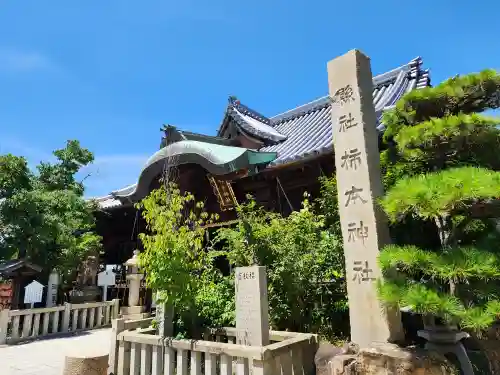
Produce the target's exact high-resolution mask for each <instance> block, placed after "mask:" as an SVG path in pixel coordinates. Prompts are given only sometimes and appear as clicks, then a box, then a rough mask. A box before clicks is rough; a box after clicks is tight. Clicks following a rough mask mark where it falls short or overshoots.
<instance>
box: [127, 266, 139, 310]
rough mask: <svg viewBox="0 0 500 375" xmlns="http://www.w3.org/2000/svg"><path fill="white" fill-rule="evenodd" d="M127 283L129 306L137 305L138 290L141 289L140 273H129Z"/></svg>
mask: <svg viewBox="0 0 500 375" xmlns="http://www.w3.org/2000/svg"><path fill="white" fill-rule="evenodd" d="M127 279H128V280H129V284H128V305H129V306H130V307H133V306H139V292H140V290H141V280H142V275H140V274H131V275H128V276H127Z"/></svg>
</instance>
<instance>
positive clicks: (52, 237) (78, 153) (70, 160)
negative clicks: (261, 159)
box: [0, 141, 101, 281]
mask: <svg viewBox="0 0 500 375" xmlns="http://www.w3.org/2000/svg"><path fill="white" fill-rule="evenodd" d="M54 155H55V156H56V157H57V160H58V161H57V162H56V163H54V164H51V163H41V164H40V165H39V166H38V170H39V173H38V174H35V173H32V172H31V171H30V170H29V168H28V166H27V162H26V160H25V159H24V158H22V157H17V156H13V155H10V154H8V155H2V156H0V199H3V201H2V203H1V204H0V230H1V234H2V235H1V237H0V259H4V260H5V259H9V258H12V257H14V256H23V257H26V258H27V259H29V260H31V261H32V262H34V263H36V264H38V265H41V266H42V267H43V268H44V271H45V272H46V273H49V272H50V271H51V269H52V268H57V269H58V270H59V271H60V272H61V274H62V276H63V280H64V281H66V280H67V278H68V277H71V276H72V274H74V271H75V269H76V267H77V266H78V265H79V263H80V262H81V261H82V258H83V257H84V256H85V255H87V254H88V253H90V252H92V253H98V252H99V250H100V240H101V239H100V237H98V236H96V235H95V234H94V233H93V232H91V229H92V228H93V225H94V216H93V210H94V209H95V207H94V205H93V204H92V203H90V202H87V201H85V199H84V198H83V185H82V184H81V183H80V182H77V181H76V180H75V174H76V173H77V172H78V171H79V170H80V168H81V167H83V166H85V165H87V164H88V163H90V162H92V160H93V156H92V153H90V152H89V151H88V150H86V149H83V148H81V147H80V144H79V142H78V141H68V143H67V145H66V148H64V149H62V150H56V151H55V152H54ZM76 231H82V232H84V233H83V234H82V235H79V236H76V235H75V232H76Z"/></svg>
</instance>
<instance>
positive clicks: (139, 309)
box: [120, 306, 145, 315]
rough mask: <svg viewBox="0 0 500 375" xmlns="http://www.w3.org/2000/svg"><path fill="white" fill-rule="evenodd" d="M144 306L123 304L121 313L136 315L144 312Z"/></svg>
mask: <svg viewBox="0 0 500 375" xmlns="http://www.w3.org/2000/svg"><path fill="white" fill-rule="evenodd" d="M144 309H145V307H144V306H123V307H121V308H120V314H121V315H134V314H141V313H143V312H144Z"/></svg>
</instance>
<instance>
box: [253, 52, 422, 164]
mask: <svg viewBox="0 0 500 375" xmlns="http://www.w3.org/2000/svg"><path fill="white" fill-rule="evenodd" d="M421 65H422V59H421V58H416V59H414V60H412V61H411V62H410V63H408V64H406V65H404V66H402V67H400V68H397V69H394V70H391V71H390V72H387V73H384V74H381V75H379V76H376V77H374V79H373V86H374V91H373V101H374V104H375V111H376V113H377V117H378V121H379V122H378V124H377V128H378V129H379V130H381V131H383V129H384V128H383V125H382V124H380V120H381V118H382V113H383V110H384V109H387V108H390V107H391V106H393V105H394V104H395V103H396V102H397V101H398V100H399V99H400V98H401V97H402V96H403V95H404V94H405V93H406V92H408V91H411V90H413V89H415V88H422V87H425V86H428V85H429V84H430V80H429V71H428V70H421ZM270 125H271V126H273V127H274V129H276V130H277V131H278V132H280V133H281V134H283V135H285V136H287V139H286V140H285V141H284V142H281V143H278V144H275V145H271V146H266V147H263V148H261V149H260V150H259V151H272V152H277V153H278V158H277V159H276V160H274V161H273V162H272V163H271V166H273V165H279V164H287V163H291V162H294V161H296V160H301V159H304V158H308V157H314V156H318V155H321V154H325V153H329V152H332V151H333V142H332V139H333V138H332V137H333V133H332V128H333V126H332V121H331V114H330V98H329V96H325V97H322V98H320V99H317V100H315V101H313V102H311V103H308V104H305V105H303V106H300V107H298V108H295V109H292V110H291V111H287V112H285V113H282V114H280V115H278V116H275V117H271V118H270Z"/></svg>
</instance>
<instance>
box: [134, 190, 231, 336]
mask: <svg viewBox="0 0 500 375" xmlns="http://www.w3.org/2000/svg"><path fill="white" fill-rule="evenodd" d="M137 207H138V208H139V209H141V210H142V215H143V217H144V219H145V221H146V224H147V232H146V233H140V234H139V238H140V239H141V242H142V244H143V247H144V251H143V252H142V253H141V254H140V258H139V259H140V266H141V268H142V269H143V270H144V271H145V273H146V283H147V285H148V287H150V288H151V289H153V290H155V291H159V295H158V302H159V303H167V304H169V305H171V306H173V307H174V310H175V312H176V314H177V316H178V317H179V321H178V322H177V333H180V334H188V335H190V336H191V337H196V336H199V334H200V333H201V332H200V327H201V325H202V324H203V323H204V322H206V323H207V324H210V325H212V324H220V323H222V322H226V323H227V320H228V319H229V321H231V319H232V318H231V316H229V315H227V310H225V309H227V307H224V306H225V305H227V304H225V302H226V301H227V299H225V298H224V296H227V293H228V285H227V280H225V279H224V278H223V277H222V275H221V274H220V272H219V271H218V270H217V269H216V268H215V267H214V265H213V264H214V262H213V260H214V257H216V256H217V255H218V253H217V252H209V251H207V249H206V247H205V242H204V241H205V231H206V229H205V225H206V224H209V223H211V222H212V221H213V220H214V219H216V218H217V217H216V216H214V215H210V214H209V213H208V212H206V211H205V209H204V205H203V202H196V201H195V198H194V196H193V195H192V194H191V193H189V192H185V193H181V191H180V190H179V188H178V187H177V185H175V184H174V183H169V184H168V185H164V186H162V187H160V188H159V189H156V190H153V191H152V192H151V193H150V194H149V195H148V196H147V197H146V198H145V199H143V200H142V201H141V202H140V203H139V204H138V205H137ZM233 306H234V304H233ZM229 307H230V304H229ZM214 309H215V310H214ZM231 311H232V310H231ZM225 313H226V315H224V314H225ZM226 318H227V319H226Z"/></svg>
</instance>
